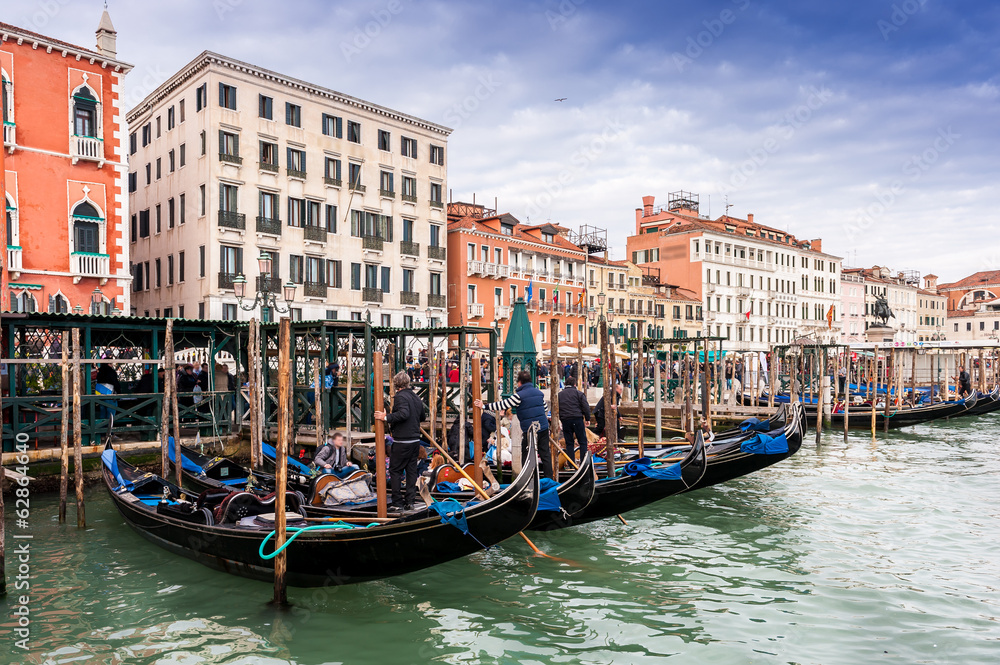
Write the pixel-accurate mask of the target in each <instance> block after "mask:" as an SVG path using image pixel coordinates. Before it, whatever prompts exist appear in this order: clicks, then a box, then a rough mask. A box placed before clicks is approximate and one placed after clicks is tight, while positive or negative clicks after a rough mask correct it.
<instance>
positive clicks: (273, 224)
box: [257, 216, 281, 236]
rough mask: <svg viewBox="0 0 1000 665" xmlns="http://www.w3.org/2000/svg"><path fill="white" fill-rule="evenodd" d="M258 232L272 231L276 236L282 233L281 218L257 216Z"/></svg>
mask: <svg viewBox="0 0 1000 665" xmlns="http://www.w3.org/2000/svg"><path fill="white" fill-rule="evenodd" d="M257 233H270V234H271V235H274V236H280V235H281V220H280V219H271V218H270V217H260V216H258V217H257Z"/></svg>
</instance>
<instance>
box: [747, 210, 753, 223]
mask: <svg viewBox="0 0 1000 665" xmlns="http://www.w3.org/2000/svg"><path fill="white" fill-rule="evenodd" d="M747 224H753V213H752V212H748V213H747Z"/></svg>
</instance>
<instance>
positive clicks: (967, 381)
mask: <svg viewBox="0 0 1000 665" xmlns="http://www.w3.org/2000/svg"><path fill="white" fill-rule="evenodd" d="M957 378H958V394H959V395H961V396H962V397H968V395H969V394H970V393H971V392H972V377H970V376H969V373H968V372H967V371H966V370H965V365H959V366H958V377H957Z"/></svg>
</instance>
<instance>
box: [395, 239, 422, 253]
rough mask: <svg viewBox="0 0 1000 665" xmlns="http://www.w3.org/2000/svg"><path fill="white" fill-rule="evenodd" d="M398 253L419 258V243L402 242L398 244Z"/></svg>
mask: <svg viewBox="0 0 1000 665" xmlns="http://www.w3.org/2000/svg"><path fill="white" fill-rule="evenodd" d="M399 253H400V254H403V255H405V256H420V243H418V242H413V241H411V240H403V241H401V242H400V243H399Z"/></svg>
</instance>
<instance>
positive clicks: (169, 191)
mask: <svg viewBox="0 0 1000 665" xmlns="http://www.w3.org/2000/svg"><path fill="white" fill-rule="evenodd" d="M127 119H128V122H129V125H130V129H131V134H130V137H129V138H130V147H129V154H130V176H129V177H130V181H129V193H130V194H129V198H130V208H131V210H132V213H133V214H132V216H131V220H130V221H131V241H132V257H133V258H132V260H133V299H132V304H133V311H134V312H135V313H137V314H140V315H157V316H160V315H163V316H178V317H185V316H186V317H189V318H194V317H198V318H213V319H237V318H239V319H248V318H250V316H254V315H256V316H262V314H261V313H260V312H259V311H258V312H257V313H256V314H255V313H251V312H247V311H243V310H241V309H240V307H239V303H238V302H237V299H236V297H235V293H234V282H238V281H239V276H241V275H242V276H245V279H246V280H247V288H246V291H247V298H248V300H249V302H247V301H244V303H245V304H250V303H252V302H253V299H254V296H255V295H256V293H257V292H258V290H262V289H271V290H272V291H274V292H276V293H278V294H279V295H278V298H279V300H278V301H279V303H282V299H281V295H280V293H281V291H282V288H281V285H282V284H285V283H287V282H289V281H291V282H292V283H294V284H295V285H296V292H295V299H294V302H293V303H292V304H291V316H292V318H293V319H337V318H339V319H348V318H353V319H361V318H362V317H363V316H365V314H366V313H367V314H368V315H370V316H371V319H372V322H373V323H375V324H377V325H379V324H380V325H391V326H413V325H415V324H420V323H424V322H426V319H427V316H428V313H429V315H430V317H431V318H435V319H440V320H443V319H444V317H445V316H446V313H445V309H444V305H445V302H444V301H445V296H444V291H443V286H444V285H446V284H447V279H446V274H445V273H446V267H445V243H446V238H445V230H446V229H445V227H446V215H445V210H444V192H445V190H446V188H447V168H446V165H445V156H446V152H447V140H448V135H449V134H450V132H451V130H450V129H448V128H447V127H443V126H441V125H437V124H434V123H431V122H428V121H425V120H421V119H419V118H415V117H413V116H409V115H406V114H404V113H400V112H398V111H394V110H391V109H388V108H385V107H382V106H378V105H375V104H372V103H369V102H366V101H362V100H360V99H356V98H353V97H349V96H347V95H344V94H342V93H339V92H335V91H333V90H329V89H326V88H322V87H319V86H316V85H313V84H310V83H306V82H304V81H299V80H296V79H293V78H290V77H287V76H284V75H282V74H278V73H276V72H272V71H268V70H265V69H261V68H259V67H255V66H253V65H249V64H246V63H243V62H239V61H237V60H233V59H231V58H227V57H225V56H221V55H218V54H215V53H211V52H205V53H202V54H201V55H199V56H198V57H197V58H195V59H194V61H192V62H191V63H190V64H188V65H187V66H186V67H184V68H183V69H181V70H180V71H179V72H177V73H176V74H175V75H174V76H172V77H171V78H170V79H169V80H168V81H167V82H165V83H164V84H163V85H161V86H160V87H158V88H157V89H156V90H155V91H153V92H152V93H151V94H150V95H149V96H148V97H147V98H146V99H144V100H143V101H142V102H141V103H140V104H139V105H138V106H136V107H135V108H134V109H132V110H131V111H130V112H129V114H128V116H127ZM262 253H264V254H266V255H267V256H268V257H269V258H271V274H270V275H269V276H265V278H263V279H262V278H261V276H260V274H259V270H258V260H257V259H258V257H259V256H260V255H261V254H262ZM267 277H269V278H270V279H268V278H267ZM422 294H423V295H422ZM268 314H269V313H266V314H263V316H265V317H267V316H268ZM272 316H273V315H272Z"/></svg>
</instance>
